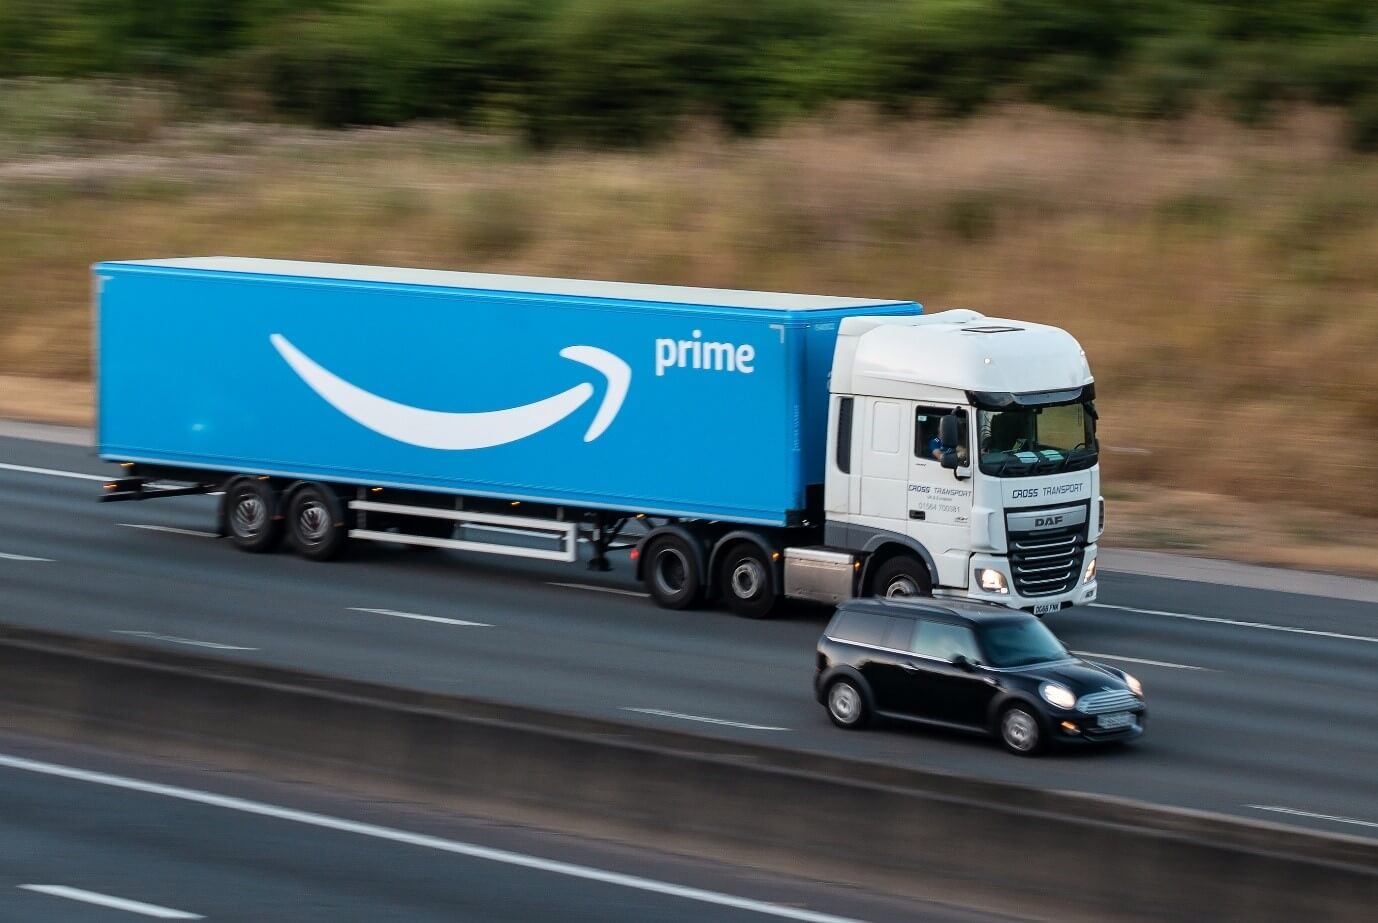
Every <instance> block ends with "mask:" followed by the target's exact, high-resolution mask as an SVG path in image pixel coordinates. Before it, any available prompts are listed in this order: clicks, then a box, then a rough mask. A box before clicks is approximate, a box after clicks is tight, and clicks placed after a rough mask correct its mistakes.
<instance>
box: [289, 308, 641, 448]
mask: <svg viewBox="0 0 1378 923" xmlns="http://www.w3.org/2000/svg"><path fill="white" fill-rule="evenodd" d="M268 339H269V340H270V341H271V342H272V344H273V347H274V348H275V349H277V351H278V353H279V354H280V355H281V356H282V358H283V359H285V360H286V361H287V364H288V365H290V366H291V367H292V371H294V372H296V373H297V374H298V375H300V376H301V379H302V381H304V382H306V383H307V384H308V385H310V386H311V390H312V391H315V392H316V393H317V394H319V395H320V396H321V397H322V398H324V399H325V400H326V402H327V403H329V404H330V406H332V407H334V408H335V409H336V410H338V411H339V412H340V413H342V414H344V415H345V416H347V417H349V418H350V419H351V420H353V421H354V422H355V423H358V424H359V425H361V426H366V427H368V428H369V429H371V430H373V431H374V432H375V433H381V434H382V435H384V436H387V437H388V438H389V439H396V440H397V441H398V442H405V443H407V444H409V445H415V446H421V447H422V448H427V449H486V448H490V447H491V446H495V445H506V444H507V443H509V442H516V441H517V440H518V439H525V438H526V437H527V436H531V435H534V434H536V433H539V432H540V431H541V430H544V429H548V428H550V427H552V426H554V425H555V424H556V423H559V422H560V421H561V420H563V419H564V418H565V417H567V416H569V415H570V414H572V413H574V411H576V410H578V409H579V408H580V407H582V406H583V405H584V403H585V402H587V401H588V399H589V398H591V397H593V392H594V388H593V385H591V384H589V383H588V382H584V383H582V384H578V385H575V386H574V387H573V388H570V389H569V390H567V391H562V392H560V393H559V394H556V395H553V396H552V397H548V398H545V399H544V400H539V401H536V402H535V403H532V404H523V405H522V406H520V407H510V408H508V409H507V410H488V411H482V412H479V413H444V412H442V411H438V410H423V409H422V408H420V407H412V406H410V405H408V404H399V403H397V402H396V401H390V400H388V399H387V398H385V397H379V396H378V395H376V394H373V393H371V392H368V391H365V390H364V389H363V388H360V387H358V386H357V385H352V384H350V383H349V382H347V381H345V380H344V379H343V378H341V377H339V376H338V375H336V374H334V373H333V372H331V371H330V370H329V369H326V368H324V367H322V366H321V365H319V364H318V363H316V362H315V361H314V360H313V359H311V357H309V356H307V355H306V354H305V353H303V352H302V351H301V350H299V349H297V348H296V347H295V346H293V345H292V344H291V343H290V342H288V340H287V338H286V337H284V336H283V335H282V334H280V333H275V334H273V335H272V336H270V337H269V338H268ZM560 355H561V356H563V357H564V358H566V359H572V360H573V361H575V362H581V363H583V364H584V365H587V366H589V367H590V368H593V369H596V370H597V371H599V372H601V373H602V375H603V377H604V378H606V379H607V390H606V391H605V392H604V394H603V403H602V404H601V405H600V406H599V408H598V413H597V414H595V415H594V418H593V422H592V423H590V424H589V428H588V431H587V432H585V433H584V441H585V442H592V441H593V440H595V439H597V438H598V437H599V436H601V435H603V432H604V431H605V430H606V429H607V428H608V427H609V426H610V425H612V421H613V419H614V418H615V417H616V416H617V412H618V411H619V410H621V409H622V401H623V399H624V398H626V396H627V387H628V385H630V384H631V380H632V370H631V367H630V366H628V365H627V363H625V362H623V361H622V360H621V359H619V358H617V357H616V356H614V355H613V354H612V353H610V352H607V351H605V350H602V349H597V348H596V347H593V346H566V347H565V348H564V349H562V350H560Z"/></svg>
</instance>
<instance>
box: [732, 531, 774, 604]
mask: <svg viewBox="0 0 1378 923" xmlns="http://www.w3.org/2000/svg"><path fill="white" fill-rule="evenodd" d="M772 576H773V575H772V574H771V565H770V560H769V558H767V557H766V554H765V552H763V551H762V550H761V549H760V548H758V547H756V546H755V545H753V544H750V543H749V542H741V543H739V544H737V545H734V546H733V547H731V548H729V549H728V550H727V554H725V555H723V561H722V567H721V571H720V578H721V592H722V598H723V601H724V602H725V603H726V604H727V608H729V609H731V610H732V611H733V612H735V613H736V614H737V615H741V616H745V617H746V618H749V619H763V618H766V617H768V616H769V615H770V614H771V612H772V611H773V610H774V609H775V603H776V594H775V582H774V580H773V579H772Z"/></svg>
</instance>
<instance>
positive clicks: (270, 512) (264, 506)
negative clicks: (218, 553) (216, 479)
mask: <svg viewBox="0 0 1378 923" xmlns="http://www.w3.org/2000/svg"><path fill="white" fill-rule="evenodd" d="M221 502H222V503H223V504H224V506H223V508H222V513H221V518H222V521H223V522H224V529H225V532H226V534H227V535H229V537H230V541H232V542H234V545H235V547H236V548H239V549H240V550H242V551H249V552H253V553H258V552H263V551H271V550H272V549H273V547H274V546H275V545H276V544H277V543H278V540H279V539H281V538H282V521H281V520H279V519H275V518H274V513H275V512H276V506H277V498H276V497H275V496H274V495H273V488H271V487H269V486H268V482H267V481H260V480H256V479H252V478H245V479H243V480H239V481H235V482H234V483H233V484H232V485H230V489H229V490H227V491H225V497H224V499H223V500H222V501H221Z"/></svg>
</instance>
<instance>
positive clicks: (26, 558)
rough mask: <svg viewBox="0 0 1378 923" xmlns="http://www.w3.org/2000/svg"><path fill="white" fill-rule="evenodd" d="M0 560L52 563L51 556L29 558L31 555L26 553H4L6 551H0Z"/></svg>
mask: <svg viewBox="0 0 1378 923" xmlns="http://www.w3.org/2000/svg"><path fill="white" fill-rule="evenodd" d="M0 560H5V561H41V562H43V563H45V564H52V563H53V559H52V558H31V557H29V556H28V555H26V554H6V553H5V552H3V551H0Z"/></svg>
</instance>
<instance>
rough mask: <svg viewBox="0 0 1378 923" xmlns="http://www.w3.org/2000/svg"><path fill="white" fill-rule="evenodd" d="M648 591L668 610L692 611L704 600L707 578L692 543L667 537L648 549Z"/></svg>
mask: <svg viewBox="0 0 1378 923" xmlns="http://www.w3.org/2000/svg"><path fill="white" fill-rule="evenodd" d="M645 568H646V569H645V579H646V589H647V590H649V591H650V593H651V598H652V599H654V600H655V601H656V603H657V605H660V606H661V607H663V608H666V609H691V608H693V607H694V606H696V605H697V604H698V602H699V600H700V599H702V598H703V578H702V576H701V575H700V574H699V567H698V559H697V558H696V557H695V555H694V550H693V549H692V548H690V547H689V543H688V542H686V541H685V540H684V539H682V538H680V537H679V536H677V535H666V536H662V537H661V538H658V539H656V540H655V541H653V542H651V544H650V547H649V548H647V549H646V564H645Z"/></svg>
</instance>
